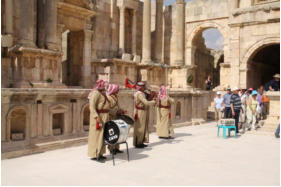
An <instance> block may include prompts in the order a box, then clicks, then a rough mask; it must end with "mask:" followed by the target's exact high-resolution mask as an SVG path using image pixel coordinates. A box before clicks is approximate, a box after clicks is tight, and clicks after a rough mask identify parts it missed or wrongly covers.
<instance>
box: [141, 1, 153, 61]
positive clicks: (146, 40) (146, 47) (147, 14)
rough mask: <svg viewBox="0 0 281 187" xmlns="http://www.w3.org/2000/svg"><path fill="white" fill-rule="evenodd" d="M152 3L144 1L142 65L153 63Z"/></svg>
mask: <svg viewBox="0 0 281 187" xmlns="http://www.w3.org/2000/svg"><path fill="white" fill-rule="evenodd" d="M150 19H151V1H150V0H144V7H143V30H142V63H145V64H148V63H151V31H150V27H151V25H150V22H151V20H150Z"/></svg>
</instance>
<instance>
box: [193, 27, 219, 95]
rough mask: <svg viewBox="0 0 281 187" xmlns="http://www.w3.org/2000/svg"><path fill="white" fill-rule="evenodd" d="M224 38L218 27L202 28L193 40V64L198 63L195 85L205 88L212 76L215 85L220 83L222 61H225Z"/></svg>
mask: <svg viewBox="0 0 281 187" xmlns="http://www.w3.org/2000/svg"><path fill="white" fill-rule="evenodd" d="M223 43H224V38H223V35H222V34H221V32H220V31H219V30H218V29H216V28H209V27H207V28H202V29H201V30H199V31H198V32H197V33H196V35H195V36H194V38H193V40H192V49H193V55H194V56H193V58H192V59H193V64H194V65H196V70H195V81H194V87H195V88H199V89H203V90H204V89H205V87H206V86H205V81H206V79H207V77H208V75H210V76H211V79H212V83H213V86H212V88H214V87H216V86H218V85H219V84H220V63H223V62H224V52H223Z"/></svg>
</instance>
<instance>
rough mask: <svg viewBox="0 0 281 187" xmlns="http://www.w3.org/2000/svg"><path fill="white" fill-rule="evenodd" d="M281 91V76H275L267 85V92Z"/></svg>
mask: <svg viewBox="0 0 281 187" xmlns="http://www.w3.org/2000/svg"><path fill="white" fill-rule="evenodd" d="M279 90H280V74H275V75H274V76H273V79H272V80H271V81H269V82H267V83H266V84H265V91H279Z"/></svg>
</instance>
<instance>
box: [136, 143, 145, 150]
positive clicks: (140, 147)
mask: <svg viewBox="0 0 281 187" xmlns="http://www.w3.org/2000/svg"><path fill="white" fill-rule="evenodd" d="M135 147H136V148H139V149H142V148H144V145H143V144H141V145H136V146H135Z"/></svg>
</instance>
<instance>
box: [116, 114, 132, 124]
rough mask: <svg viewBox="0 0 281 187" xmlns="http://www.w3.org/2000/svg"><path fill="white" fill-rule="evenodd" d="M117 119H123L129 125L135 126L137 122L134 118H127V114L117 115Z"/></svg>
mask: <svg viewBox="0 0 281 187" xmlns="http://www.w3.org/2000/svg"><path fill="white" fill-rule="evenodd" d="M117 119H122V120H123V121H125V122H126V123H128V125H134V122H135V121H134V120H133V119H132V118H130V117H129V116H127V115H125V114H120V115H117Z"/></svg>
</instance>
